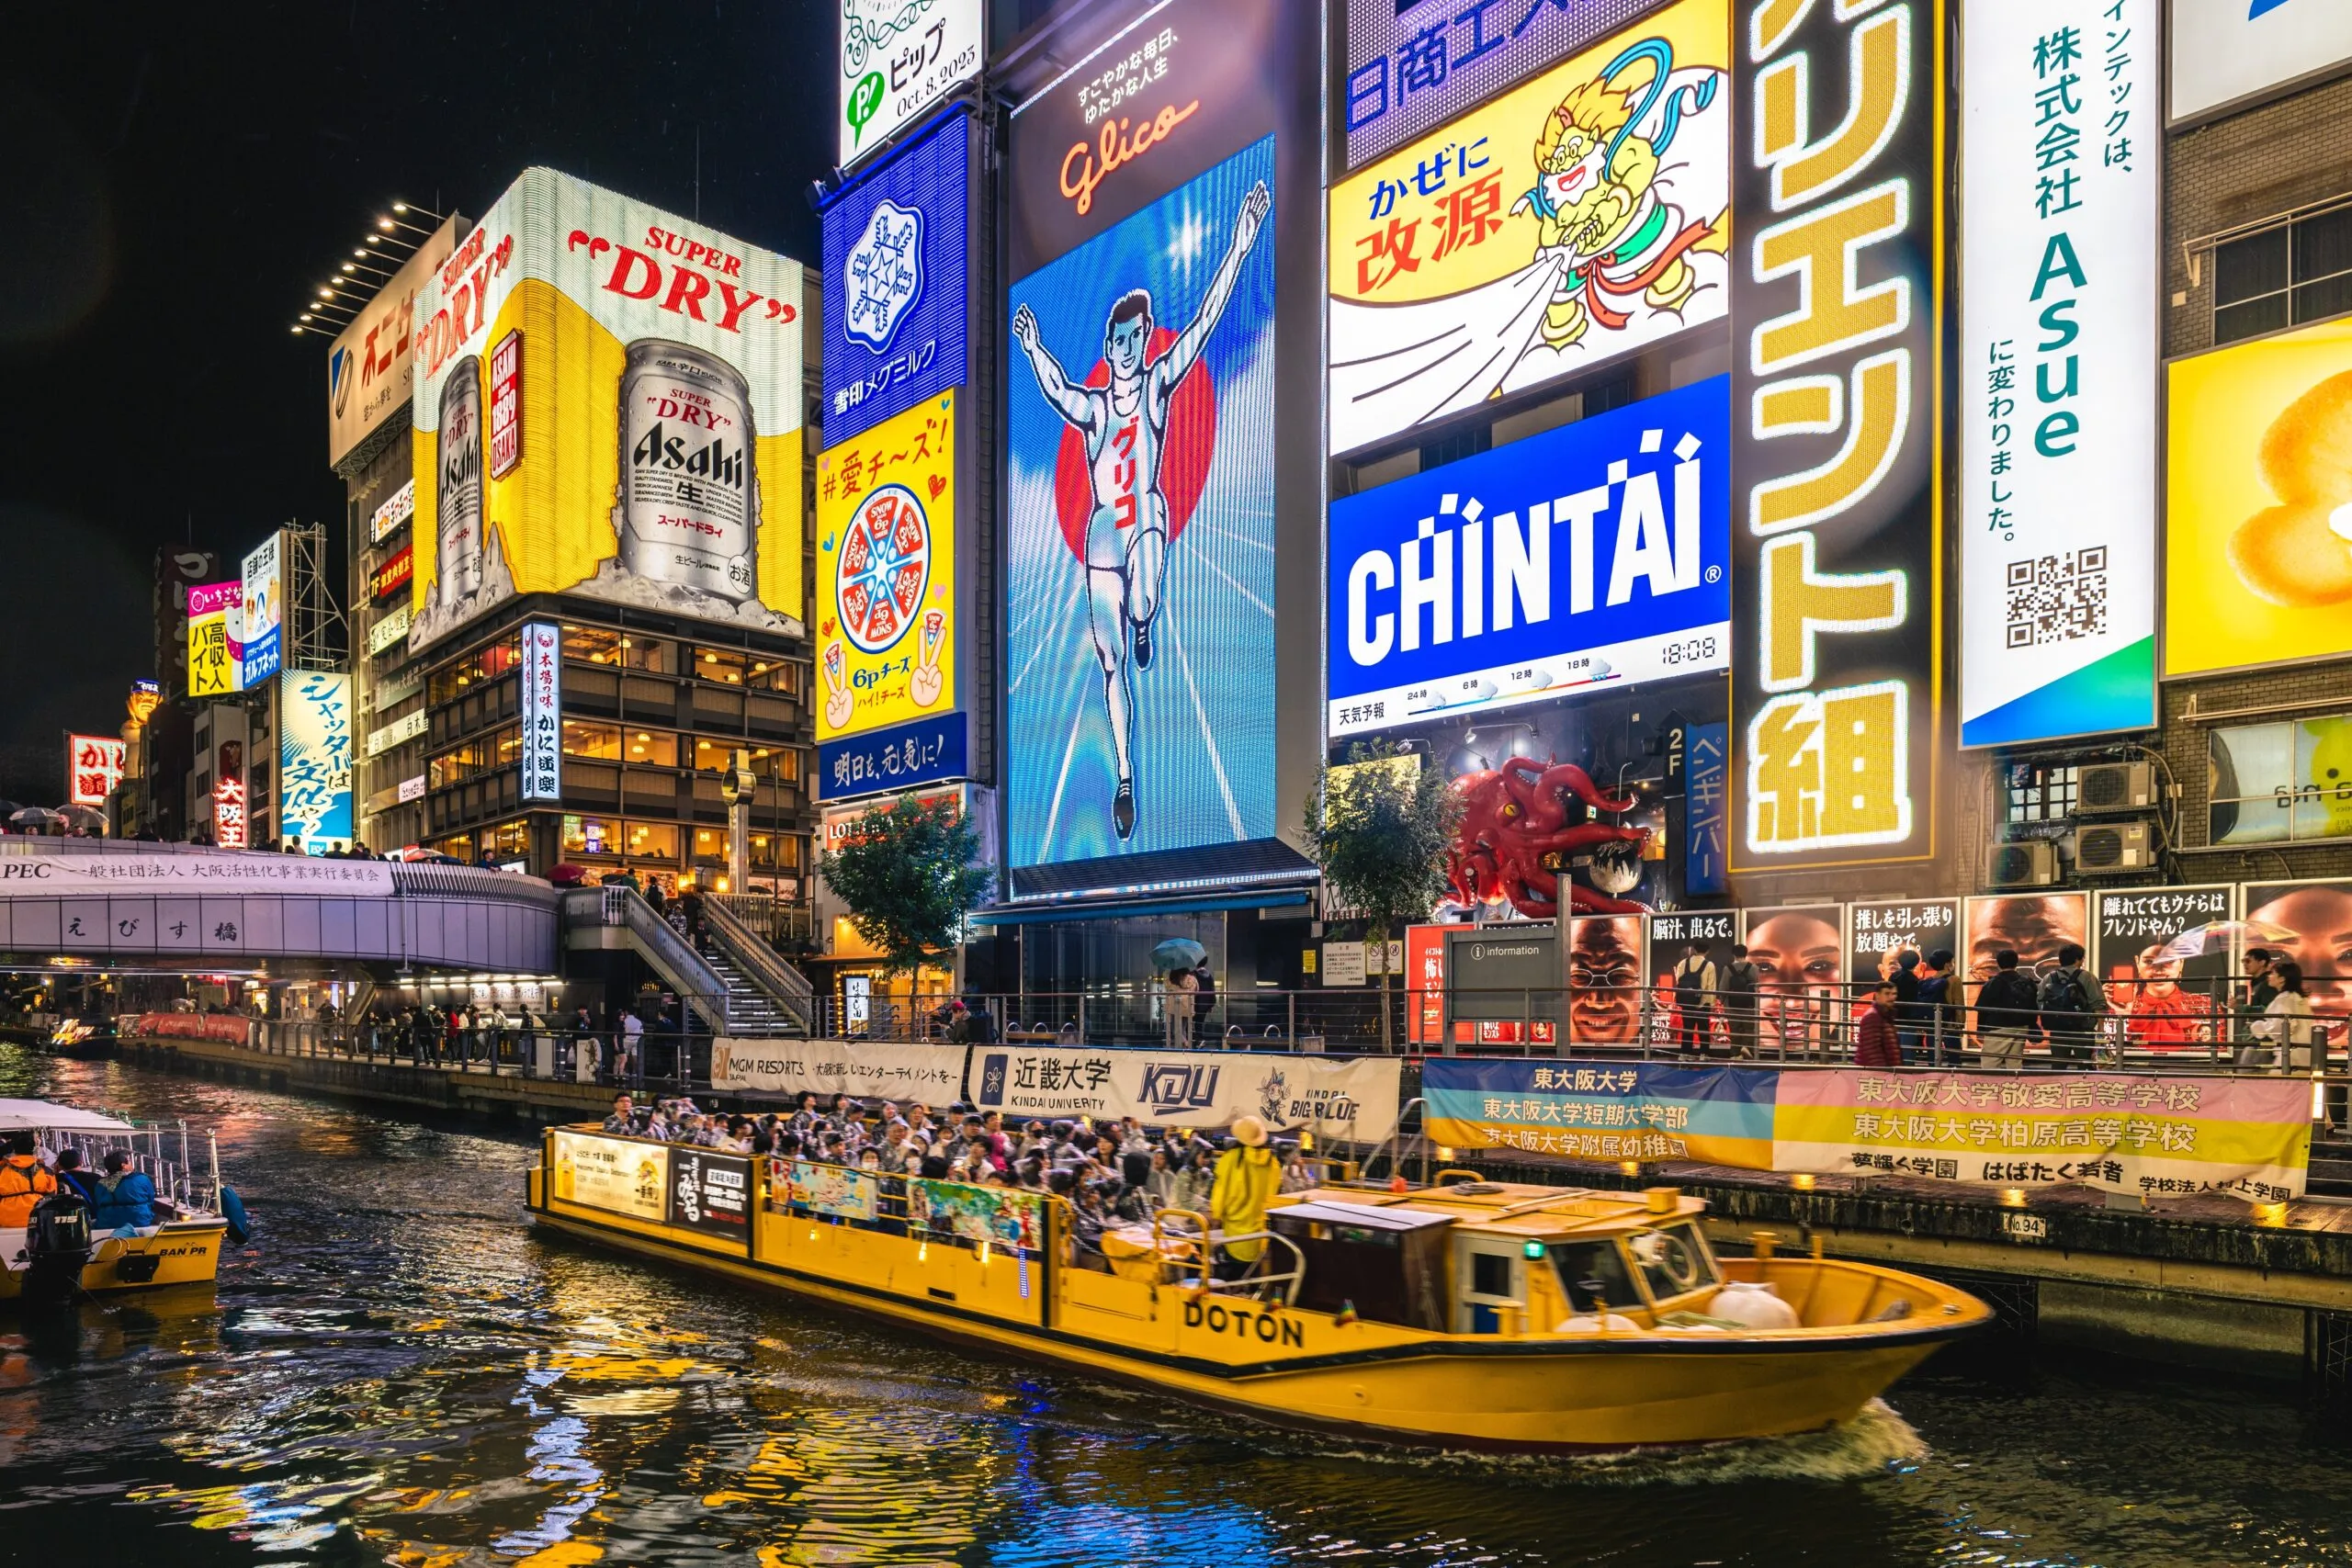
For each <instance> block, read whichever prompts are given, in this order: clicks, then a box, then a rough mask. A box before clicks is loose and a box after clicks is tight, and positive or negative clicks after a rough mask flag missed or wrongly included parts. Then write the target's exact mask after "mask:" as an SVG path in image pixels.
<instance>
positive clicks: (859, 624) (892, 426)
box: [817, 392, 957, 743]
mask: <svg viewBox="0 0 2352 1568" xmlns="http://www.w3.org/2000/svg"><path fill="white" fill-rule="evenodd" d="M817 595H818V603H817V678H818V694H817V695H818V700H817V739H818V740H819V742H820V743H822V742H824V741H828V740H836V739H840V738H842V736H845V735H854V734H856V733H857V732H858V731H860V730H865V729H877V728H884V727H887V726H890V725H898V724H903V723H905V722H907V721H908V720H910V719H917V718H921V717H922V716H925V715H927V714H933V713H945V712H947V711H948V710H950V709H952V708H954V707H955V705H956V631H957V627H956V398H955V394H954V393H952V392H950V393H944V394H942V395H941V396H939V397H935V398H933V399H932V400H930V401H929V402H926V403H923V404H921V405H919V406H917V407H915V408H910V409H909V410H908V411H907V412H904V413H902V414H900V415H899V416H898V417H897V418H896V419H892V420H888V421H886V422H884V423H881V424H878V425H876V426H875V427H874V428H873V429H871V430H869V431H867V432H866V433H865V434H863V435H860V436H858V437H856V438H855V439H854V440H851V441H848V442H844V443H842V444H841V445H839V446H832V447H831V448H829V449H827V451H826V452H825V453H824V455H823V456H822V457H819V458H818V459H817Z"/></svg>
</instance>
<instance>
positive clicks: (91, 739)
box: [65, 735, 123, 806]
mask: <svg viewBox="0 0 2352 1568" xmlns="http://www.w3.org/2000/svg"><path fill="white" fill-rule="evenodd" d="M122 753H123V743H122V742H121V741H119V740H118V739H114V738H113V737H111V736H106V735H68V736H67V737H66V738H65V780H66V784H65V798H66V799H67V800H68V801H71V802H72V803H73V804H74V805H75V806H104V805H105V804H106V803H107V795H112V794H113V793H114V787H115V785H117V784H120V783H121V782H122Z"/></svg>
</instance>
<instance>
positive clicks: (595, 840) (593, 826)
mask: <svg viewBox="0 0 2352 1568" xmlns="http://www.w3.org/2000/svg"><path fill="white" fill-rule="evenodd" d="M620 841H621V825H620V823H619V822H618V821H617V820H616V819H615V818H610V817H581V816H575V815H572V814H571V813H566V814H565V816H564V818H563V852H564V854H565V855H566V856H567V857H569V856H571V855H613V854H618V853H620V848H619V845H620Z"/></svg>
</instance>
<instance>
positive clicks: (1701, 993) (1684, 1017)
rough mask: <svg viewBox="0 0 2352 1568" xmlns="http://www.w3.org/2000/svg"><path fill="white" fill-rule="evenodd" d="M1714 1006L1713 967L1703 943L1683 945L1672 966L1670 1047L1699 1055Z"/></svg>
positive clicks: (1710, 1028) (1704, 1051) (1710, 1026)
mask: <svg viewBox="0 0 2352 1568" xmlns="http://www.w3.org/2000/svg"><path fill="white" fill-rule="evenodd" d="M1714 1007H1715V966H1714V964H1713V962H1712V961H1710V960H1709V959H1708V957H1707V944H1706V943H1705V942H1689V943H1686V944H1685V945H1684V947H1683V951H1682V958H1681V961H1680V962H1679V963H1678V964H1675V966H1674V1048H1675V1049H1676V1050H1677V1051H1679V1052H1680V1053H1681V1054H1682V1055H1686V1056H1693V1055H1695V1056H1703V1055H1706V1054H1707V1041H1708V1037H1709V1035H1710V1034H1711V1033H1712V1032H1713V1012H1714Z"/></svg>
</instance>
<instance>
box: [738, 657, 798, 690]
mask: <svg viewBox="0 0 2352 1568" xmlns="http://www.w3.org/2000/svg"><path fill="white" fill-rule="evenodd" d="M743 683H744V684H745V685H747V686H749V687H751V688H752V690H753V691H755V692H781V693H783V694H785V695H786V696H788V697H797V696H798V695H799V694H800V666H799V665H797V664H796V663H794V662H793V661H792V660H789V659H757V658H755V659H753V660H752V668H751V671H750V672H749V673H748V674H746V675H745V676H744V677H743Z"/></svg>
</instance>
